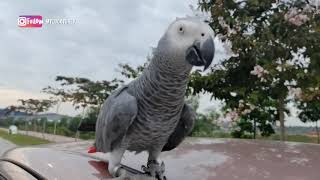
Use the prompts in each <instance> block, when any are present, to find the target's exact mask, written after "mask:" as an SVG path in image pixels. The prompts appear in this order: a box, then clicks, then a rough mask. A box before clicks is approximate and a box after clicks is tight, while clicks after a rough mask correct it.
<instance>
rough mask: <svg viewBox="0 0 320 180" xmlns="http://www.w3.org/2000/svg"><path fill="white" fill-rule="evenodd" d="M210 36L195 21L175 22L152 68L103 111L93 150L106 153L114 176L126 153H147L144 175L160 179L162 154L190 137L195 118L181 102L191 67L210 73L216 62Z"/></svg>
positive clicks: (209, 31) (206, 27)
mask: <svg viewBox="0 0 320 180" xmlns="http://www.w3.org/2000/svg"><path fill="white" fill-rule="evenodd" d="M212 36H213V31H212V29H211V28H210V27H209V25H208V24H206V23H204V22H201V21H200V20H198V19H194V18H182V19H177V20H175V21H174V22H173V23H172V24H170V26H169V27H168V29H167V31H166V32H165V33H164V35H163V36H162V37H161V39H160V41H159V42H158V46H157V47H156V48H155V49H154V52H153V57H152V59H151V61H150V64H149V65H148V67H147V68H145V70H144V71H143V73H142V74H141V75H140V76H139V77H138V78H137V79H135V80H134V81H132V82H131V83H129V84H128V85H125V86H123V87H122V88H120V89H118V90H116V91H115V92H113V93H112V94H111V95H110V96H109V97H108V99H107V100H106V101H105V102H104V104H103V106H102V107H101V110H100V113H99V116H98V120H97V123H96V140H95V148H96V150H97V151H99V152H104V153H107V152H108V153H110V159H109V166H108V170H109V172H110V173H111V174H112V175H113V176H116V175H117V172H118V170H119V168H120V162H121V159H122V156H123V154H124V152H125V151H126V150H129V151H135V152H137V153H139V152H142V151H147V152H148V153H149V157H148V163H147V167H145V166H143V169H144V171H145V172H146V173H148V174H150V175H151V176H154V177H157V178H158V179H163V178H164V164H163V163H160V162H159V161H158V157H159V155H160V153H161V152H162V151H169V150H172V149H174V148H175V147H177V146H178V145H179V144H180V143H181V142H182V141H183V139H184V138H185V137H186V136H187V135H188V134H189V133H190V132H191V130H192V128H193V124H194V120H195V112H194V111H193V110H192V108H191V107H190V106H189V105H187V104H186V103H185V101H184V96H185V92H186V86H187V82H188V75H189V73H190V71H191V69H192V67H193V66H204V68H205V69H206V68H208V66H209V65H210V64H211V62H212V59H213V56H214V42H213V39H212Z"/></svg>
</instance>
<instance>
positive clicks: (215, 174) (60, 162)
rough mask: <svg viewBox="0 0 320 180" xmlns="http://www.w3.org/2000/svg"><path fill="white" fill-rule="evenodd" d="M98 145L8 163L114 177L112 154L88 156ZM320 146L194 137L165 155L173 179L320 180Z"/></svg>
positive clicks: (133, 158)
mask: <svg viewBox="0 0 320 180" xmlns="http://www.w3.org/2000/svg"><path fill="white" fill-rule="evenodd" d="M92 144H93V142H92V141H85V142H75V143H66V144H55V145H47V146H40V147H26V148H17V149H14V150H11V151H9V152H7V153H6V154H5V156H4V157H5V158H8V159H13V160H16V161H19V162H21V163H23V164H25V165H27V166H30V167H31V168H33V169H34V170H35V171H37V172H39V173H40V174H42V175H43V176H45V177H48V179H54V178H57V179H70V178H72V179H73V178H75V177H76V178H77V179H101V178H108V177H111V176H110V174H109V173H108V172H107V164H106V163H104V162H103V161H104V160H105V159H106V158H107V155H105V154H102V153H96V154H93V155H91V154H87V153H86V150H87V148H88V147H89V146H91V145H92ZM319 154H320V146H319V145H315V144H306V143H284V142H276V141H261V140H239V139H209V138H188V139H187V140H186V141H185V142H183V144H181V145H180V146H179V147H178V148H176V149H175V150H173V151H170V152H164V153H162V155H161V159H162V160H163V161H164V162H165V165H166V176H167V177H168V179H170V180H172V179H204V180H206V179H208V180H209V179H210V180H211V179H218V180H236V179H237V180H239V179H247V180H257V179H274V180H278V179H283V180H287V179H288V180H289V179H290V180H295V179H296V180H298V179H299V180H319V179H320V173H319V172H318V170H319V167H320V156H319ZM146 161H147V154H146V153H140V154H134V153H132V152H126V153H125V155H124V158H123V161H122V163H123V164H124V165H126V166H129V167H132V168H134V169H137V170H140V169H141V165H144V164H145V163H146Z"/></svg>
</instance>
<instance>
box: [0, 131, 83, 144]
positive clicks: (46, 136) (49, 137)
mask: <svg viewBox="0 0 320 180" xmlns="http://www.w3.org/2000/svg"><path fill="white" fill-rule="evenodd" d="M0 129H1V130H5V131H8V129H5V128H0ZM18 133H19V134H23V135H28V136H33V137H38V138H42V139H46V140H49V141H51V142H56V143H64V142H75V141H81V140H79V139H75V138H71V137H66V136H60V135H53V134H47V133H40V132H34V131H28V132H26V131H22V130H18Z"/></svg>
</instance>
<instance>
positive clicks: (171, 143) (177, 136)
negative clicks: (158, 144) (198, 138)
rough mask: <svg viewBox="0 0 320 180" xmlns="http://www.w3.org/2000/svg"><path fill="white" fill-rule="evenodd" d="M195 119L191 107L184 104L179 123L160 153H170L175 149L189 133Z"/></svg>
mask: <svg viewBox="0 0 320 180" xmlns="http://www.w3.org/2000/svg"><path fill="white" fill-rule="evenodd" d="M195 119H196V113H195V112H194V111H193V109H192V108H191V106H190V105H188V104H184V106H183V110H182V114H181V118H180V121H179V123H178V125H177V127H176V129H175V130H174V132H173V133H172V134H171V135H170V137H169V139H168V142H167V144H166V145H165V146H164V147H163V149H162V151H170V150H172V149H174V148H176V147H177V146H178V145H179V144H180V143H181V142H182V141H183V140H184V139H185V137H187V136H188V135H189V134H190V133H191V131H192V129H193V126H194V122H195Z"/></svg>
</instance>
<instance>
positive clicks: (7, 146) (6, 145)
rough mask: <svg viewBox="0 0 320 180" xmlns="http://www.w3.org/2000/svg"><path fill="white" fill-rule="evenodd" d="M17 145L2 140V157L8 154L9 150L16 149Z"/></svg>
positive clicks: (0, 145) (0, 147) (0, 148)
mask: <svg viewBox="0 0 320 180" xmlns="http://www.w3.org/2000/svg"><path fill="white" fill-rule="evenodd" d="M15 146H16V145H14V144H12V143H10V142H9V141H6V140H4V139H2V138H0V156H1V155H2V154H3V153H4V152H6V151H7V150H8V149H11V148H14V147H15Z"/></svg>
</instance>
